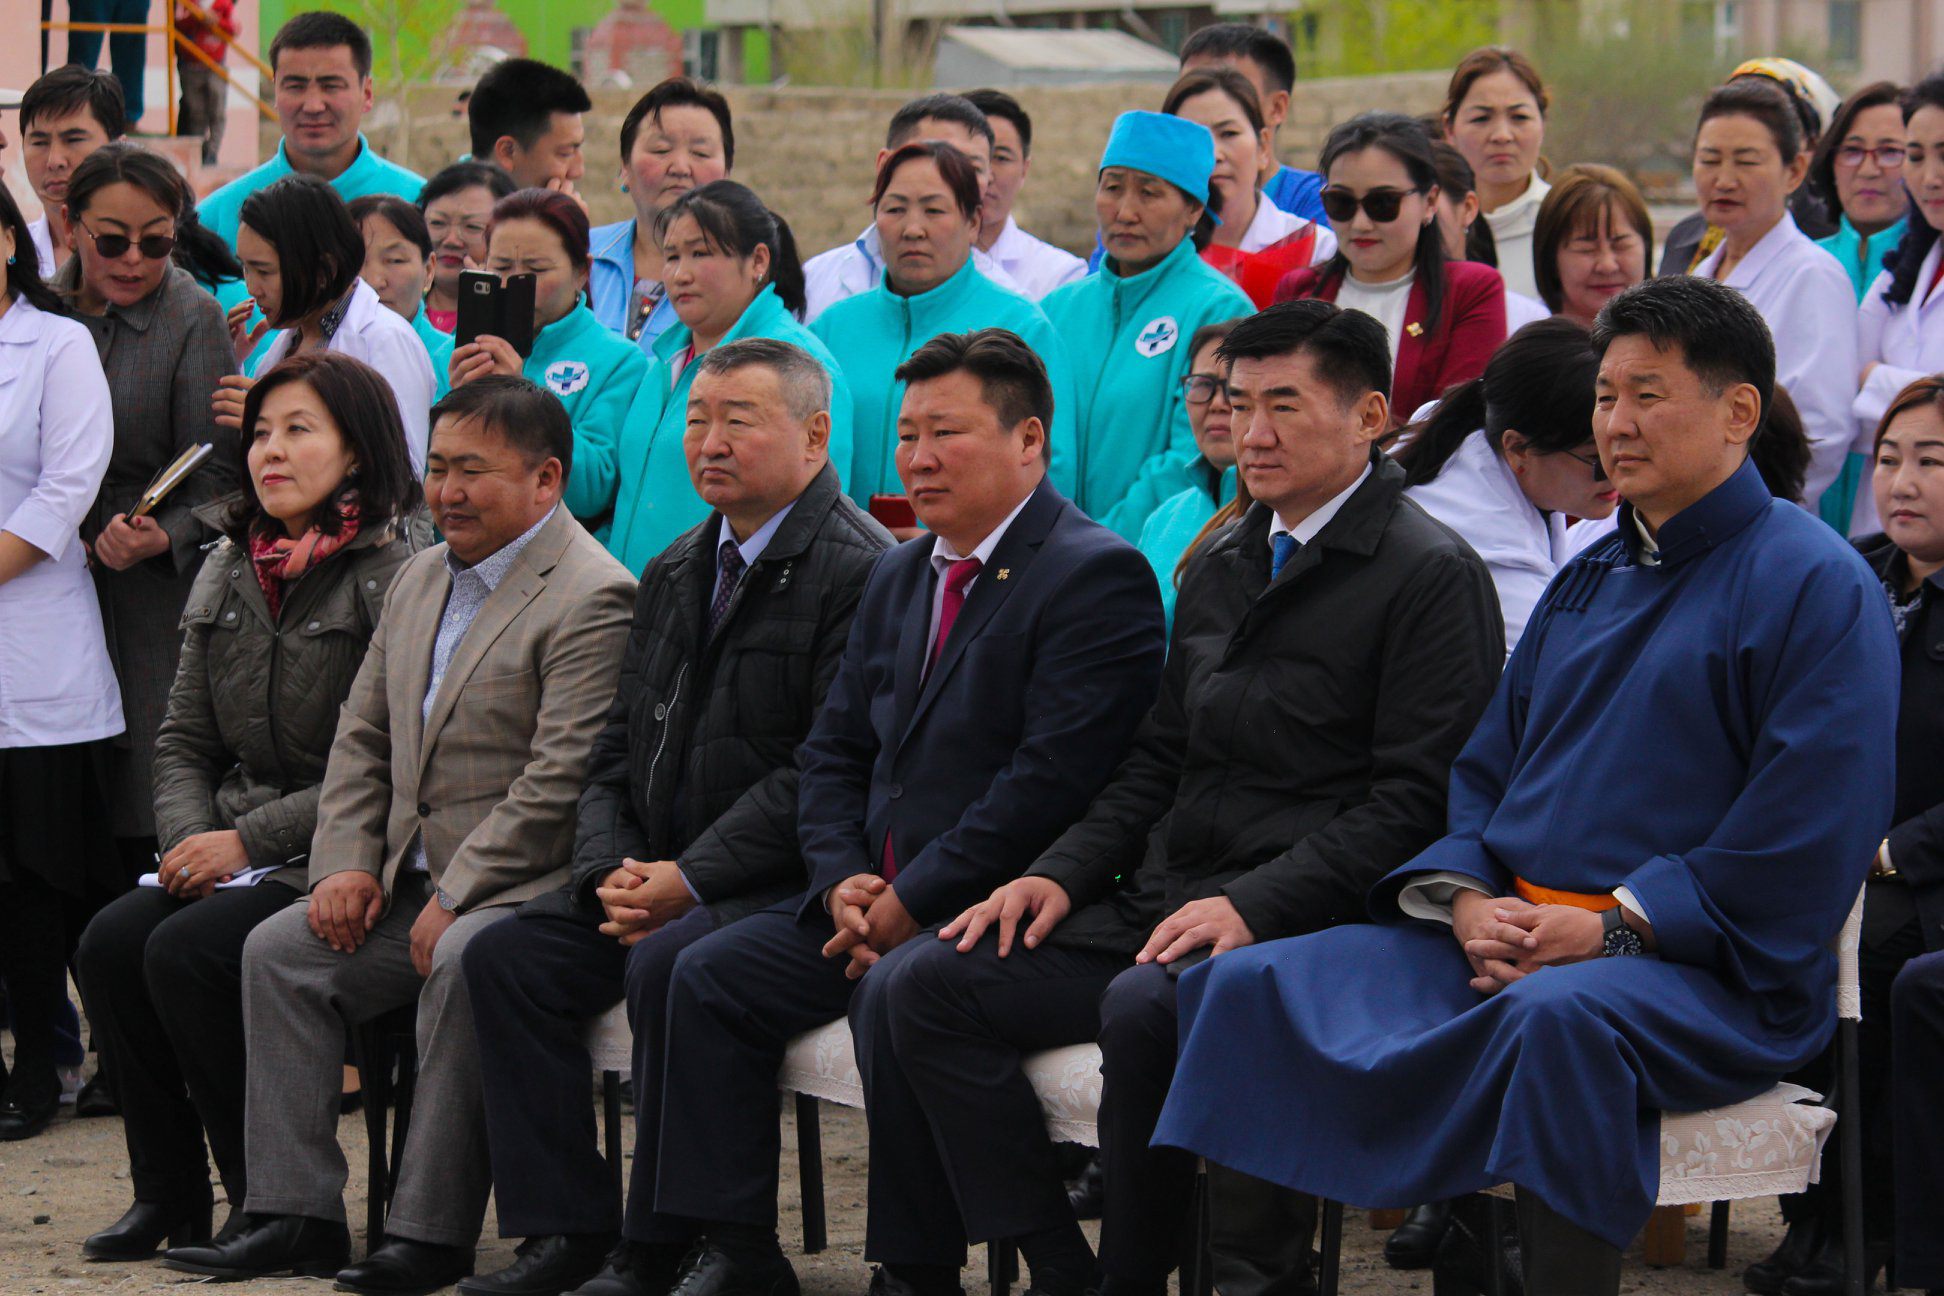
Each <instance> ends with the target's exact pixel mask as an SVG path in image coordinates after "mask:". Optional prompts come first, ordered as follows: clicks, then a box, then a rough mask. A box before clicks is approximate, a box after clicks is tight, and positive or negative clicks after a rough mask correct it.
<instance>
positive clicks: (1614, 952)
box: [1600, 905, 1647, 958]
mask: <svg viewBox="0 0 1944 1296" xmlns="http://www.w3.org/2000/svg"><path fill="white" fill-rule="evenodd" d="M1600 931H1601V936H1600V953H1601V955H1602V956H1603V957H1606V958H1614V957H1616V956H1620V957H1624V956H1628V955H1634V954H1645V953H1646V952H1647V942H1646V941H1643V940H1641V939H1640V933H1639V932H1637V931H1635V930H1634V929H1633V928H1631V927H1629V926H1627V920H1626V918H1625V917H1624V916H1623V915H1622V914H1621V912H1620V906H1619V905H1615V906H1613V908H1611V909H1608V910H1606V911H1605V912H1604V913H1602V914H1601V915H1600Z"/></svg>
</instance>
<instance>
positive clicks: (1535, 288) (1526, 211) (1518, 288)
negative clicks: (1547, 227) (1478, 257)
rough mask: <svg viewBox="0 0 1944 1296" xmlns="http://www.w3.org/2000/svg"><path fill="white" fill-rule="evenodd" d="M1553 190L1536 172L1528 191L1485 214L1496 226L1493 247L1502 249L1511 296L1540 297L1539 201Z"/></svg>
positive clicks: (1501, 273) (1502, 274)
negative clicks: (1536, 260)
mask: <svg viewBox="0 0 1944 1296" xmlns="http://www.w3.org/2000/svg"><path fill="white" fill-rule="evenodd" d="M1551 192H1552V186H1551V185H1549V184H1547V183H1546V182H1545V181H1544V180H1541V179H1540V178H1539V173H1538V172H1537V171H1534V172H1533V173H1532V183H1531V184H1529V185H1527V186H1526V191H1525V192H1524V193H1522V194H1520V195H1519V196H1518V197H1517V198H1514V199H1513V200H1512V201H1511V202H1509V203H1506V204H1505V205H1504V206H1503V207H1501V208H1499V209H1498V210H1497V211H1495V212H1487V213H1486V214H1485V223H1486V224H1487V225H1489V226H1491V227H1492V246H1493V247H1495V248H1497V249H1498V272H1499V278H1501V279H1503V280H1505V291H1506V294H1507V295H1508V296H1510V295H1511V294H1512V293H1524V294H1525V295H1526V296H1527V297H1534V298H1536V297H1538V296H1539V278H1538V276H1537V275H1535V274H1534V273H1533V270H1532V231H1533V229H1534V227H1535V226H1537V225H1538V223H1539V204H1540V203H1542V202H1544V201H1545V200H1546V195H1547V194H1549V193H1551Z"/></svg>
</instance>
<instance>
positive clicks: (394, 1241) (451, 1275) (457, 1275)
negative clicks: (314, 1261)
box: [337, 1236, 473, 1296]
mask: <svg viewBox="0 0 1944 1296" xmlns="http://www.w3.org/2000/svg"><path fill="white" fill-rule="evenodd" d="M472 1271H473V1249H472V1248H471V1247H469V1246H463V1247H462V1246H442V1245H440V1244H439V1243H437V1242H420V1241H419V1240H417V1239H416V1238H400V1237H390V1236H387V1237H386V1238H385V1242H384V1245H383V1246H381V1247H379V1248H378V1249H377V1250H376V1251H373V1252H372V1253H371V1254H370V1255H368V1256H366V1257H365V1258H364V1259H362V1260H360V1261H358V1263H356V1264H354V1265H349V1266H347V1267H346V1268H344V1269H342V1270H340V1271H339V1273H338V1276H337V1290H339V1291H345V1292H362V1293H367V1294H368V1296H427V1293H430V1292H435V1291H441V1290H443V1289H445V1288H447V1287H450V1286H452V1285H453V1284H454V1283H456V1282H458V1281H459V1280H460V1279H461V1278H470V1277H472Z"/></svg>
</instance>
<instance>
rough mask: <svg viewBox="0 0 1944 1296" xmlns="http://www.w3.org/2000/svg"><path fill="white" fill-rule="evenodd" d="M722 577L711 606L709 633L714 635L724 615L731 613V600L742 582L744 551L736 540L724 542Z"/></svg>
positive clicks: (719, 579) (718, 579) (719, 578)
mask: <svg viewBox="0 0 1944 1296" xmlns="http://www.w3.org/2000/svg"><path fill="white" fill-rule="evenodd" d="M721 557H722V575H720V576H718V577H717V578H716V592H715V602H713V603H711V604H710V605H709V633H710V634H711V635H713V634H714V633H715V632H716V627H717V626H719V625H721V624H722V617H723V614H724V613H726V612H728V611H729V600H731V599H733V598H735V597H736V585H737V583H738V582H739V581H741V580H742V574H743V568H744V567H745V566H747V564H746V563H744V562H743V556H742V550H741V548H739V547H738V546H737V544H736V542H735V541H734V540H724V541H723V542H722V550H721Z"/></svg>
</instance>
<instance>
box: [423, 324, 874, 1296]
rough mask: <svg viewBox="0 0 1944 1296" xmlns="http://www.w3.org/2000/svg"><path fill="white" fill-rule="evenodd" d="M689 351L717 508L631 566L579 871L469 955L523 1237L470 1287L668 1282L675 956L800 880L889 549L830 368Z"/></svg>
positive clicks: (694, 448)
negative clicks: (873, 588) (802, 842)
mask: <svg viewBox="0 0 1944 1296" xmlns="http://www.w3.org/2000/svg"><path fill="white" fill-rule="evenodd" d="M695 364H696V374H695V381H694V383H693V385H692V386H691V387H690V388H689V393H688V401H687V408H688V420H689V421H688V429H687V433H686V435H685V436H684V438H683V442H684V444H683V448H684V450H685V451H686V453H687V457H688V465H689V476H690V479H691V481H692V482H693V484H694V486H695V489H696V492H697V493H698V494H699V495H701V496H702V498H703V499H704V500H705V501H707V502H708V503H709V505H710V506H711V508H712V510H713V511H712V512H711V513H710V514H709V516H708V518H707V519H706V520H704V521H703V522H702V524H701V525H699V526H697V527H696V528H695V529H694V530H692V531H690V532H689V533H688V534H686V535H684V536H681V537H680V538H678V539H677V540H676V541H675V542H674V543H673V544H672V545H670V546H669V548H668V549H667V550H666V551H664V552H663V553H662V555H661V556H660V557H658V558H656V559H655V560H654V561H653V562H651V563H649V564H648V567H647V570H646V571H644V572H643V573H642V576H641V590H640V593H639V595H638V596H637V598H636V600H635V608H634V627H633V629H632V631H631V632H630V633H629V637H628V646H627V648H626V650H625V651H624V652H623V654H622V657H621V684H620V688H619V690H618V691H617V692H616V693H615V695H614V702H613V705H612V706H610V707H609V709H608V719H607V724H606V726H605V727H604V728H603V729H602V730H601V733H600V736H599V737H598V738H596V739H595V740H594V754H593V757H592V759H591V760H590V762H589V765H588V772H587V787H586V789H585V790H584V791H583V792H582V793H581V797H580V811H579V818H578V821H577V827H576V832H575V839H574V861H573V873H572V877H571V878H570V880H569V882H568V884H567V886H566V887H564V888H563V889H561V890H559V891H556V892H553V893H552V894H550V895H545V896H541V897H540V898H539V899H537V900H534V901H532V902H531V903H529V904H527V905H524V906H522V907H521V909H520V913H519V916H520V918H521V919H522V921H520V922H512V923H503V924H501V925H500V926H498V927H495V928H493V929H492V930H491V931H488V932H484V933H482V934H481V935H480V936H479V938H478V939H477V940H475V941H474V942H473V943H472V944H471V945H469V946H467V948H466V955H465V958H464V960H463V966H464V969H465V974H466V984H467V987H468V989H469V991H470V993H471V997H472V1004H473V1022H474V1030H475V1032H476V1033H477V1035H478V1038H479V1050H480V1069H481V1075H482V1080H483V1084H484V1093H485V1099H486V1128H487V1135H488V1138H487V1143H488V1146H489V1148H490V1150H491V1152H492V1159H493V1165H494V1174H493V1183H494V1193H495V1208H496V1213H497V1215H498V1218H499V1227H500V1232H501V1234H502V1235H504V1236H507V1237H518V1238H525V1239H526V1241H525V1242H524V1243H523V1244H522V1245H521V1247H520V1251H519V1256H518V1258H517V1259H516V1260H515V1261H514V1262H513V1264H512V1265H510V1266H509V1267H507V1268H506V1269H504V1270H502V1271H501V1272H499V1273H497V1274H490V1275H487V1276H485V1277H482V1278H477V1279H468V1280H466V1281H464V1282H461V1283H460V1284H459V1290H460V1291H461V1292H464V1293H467V1296H542V1294H544V1296H553V1293H557V1292H561V1291H565V1290H567V1289H569V1288H574V1287H576V1285H577V1284H582V1283H585V1284H586V1285H585V1286H581V1287H579V1288H578V1290H579V1291H580V1292H581V1293H582V1294H583V1296H662V1293H663V1292H665V1291H666V1290H667V1286H668V1283H669V1281H670V1280H671V1279H672V1278H673V1269H674V1265H673V1263H672V1261H670V1260H669V1259H668V1258H667V1256H666V1255H662V1256H661V1257H660V1258H661V1261H662V1263H661V1264H660V1265H657V1263H656V1260H657V1256H658V1250H657V1246H656V1244H657V1243H660V1242H665V1241H667V1239H666V1238H665V1237H664V1236H662V1234H661V1232H660V1231H659V1227H658V1226H662V1225H664V1224H665V1222H664V1221H660V1220H658V1219H657V1218H656V1216H655V1211H654V1199H655V1170H656V1167H657V1164H658V1158H657V1156H656V1153H655V1148H656V1146H657V1144H658V1141H659V1139H660V1137H661V1124H662V1121H661V1101H660V1095H661V1088H662V1072H663V1068H664V1066H665V1062H666V1059H665V1056H664V1054H665V1052H666V1048H665V1042H664V1038H663V1030H662V1023H663V1018H664V1017H665V1015H666V1009H667V1003H668V983H669V979H670V977H671V976H672V975H673V972H674V966H675V959H676V956H677V955H679V954H680V953H681V952H682V951H683V950H684V949H687V948H688V947H689V946H690V945H692V944H694V943H695V942H696V941H698V940H701V939H702V938H703V937H705V936H707V935H708V934H709V933H711V932H713V931H717V930H719V929H722V928H724V927H727V926H729V925H730V924H732V923H734V922H736V921H737V920H739V919H741V918H744V917H746V916H747V915H749V914H752V913H756V912H758V911H760V910H762V909H765V908H767V907H768V906H770V905H772V904H775V903H776V902H778V901H780V900H785V899H788V898H789V897H790V896H792V895H795V894H797V893H798V892H800V891H802V890H803V887H804V884H805V883H806V881H807V880H808V879H807V877H806V875H805V872H804V865H803V852H802V850H801V848H800V847H799V846H798V845H797V838H796V808H797V783H798V773H797V767H796V749H797V746H798V745H799V744H800V743H801V742H802V741H803V739H804V737H805V735H807V734H808V733H809V731H810V726H811V723H812V722H813V721H814V720H815V719H816V715H817V711H818V708H819V707H821V706H822V705H823V698H824V692H825V690H826V689H828V688H829V686H830V680H831V677H832V676H833V675H834V674H835V673H836V671H837V662H838V660H839V659H840V658H841V657H842V656H843V652H844V644H845V641H846V640H847V639H848V637H849V633H850V621H851V614H852V613H853V612H855V611H856V610H857V601H858V598H859V597H860V596H861V595H862V593H863V591H864V583H865V581H866V580H867V579H869V577H870V574H871V568H872V567H873V565H875V564H876V562H877V560H878V556H879V555H880V554H882V553H883V552H884V551H885V550H886V549H888V548H890V546H891V537H890V535H889V534H888V533H887V532H886V531H885V530H884V528H883V527H881V526H879V525H878V524H877V523H876V522H875V521H873V520H872V519H871V517H870V515H869V514H867V513H866V512H864V510H862V509H860V508H859V507H857V505H855V504H853V503H852V502H851V501H850V499H849V498H848V497H846V496H845V495H844V493H843V489H842V487H841V485H840V484H839V482H838V480H837V473H836V470H835V469H833V468H832V467H831V466H830V459H829V453H828V447H829V444H830V391H831V383H830V375H829V374H828V373H827V372H826V371H825V370H824V367H823V366H822V364H820V363H819V362H818V361H817V359H816V358H815V357H814V356H812V355H811V354H810V353H809V352H807V351H804V350H803V349H802V348H800V347H797V346H793V345H791V344H790V343H788V342H781V341H777V340H775V339H773V338H747V339H744V340H743V341H740V342H731V343H728V344H727V345H724V346H718V347H715V348H713V349H711V350H710V351H708V352H706V353H705V354H704V355H702V356H701V357H700V358H699V359H697V360H696V362H695ZM624 994H625V995H626V997H627V1004H628V1021H629V1023H630V1025H631V1026H632V1027H633V1030H634V1046H635V1063H634V1069H633V1070H634V1103H635V1130H636V1134H635V1146H634V1172H633V1179H632V1181H631V1184H630V1187H629V1193H628V1209H627V1215H626V1218H625V1219H623V1218H622V1217H621V1215H620V1213H619V1210H618V1207H619V1205H620V1203H619V1202H617V1201H616V1199H615V1192H614V1182H613V1180H612V1179H611V1178H610V1176H609V1172H608V1169H607V1166H606V1165H605V1164H604V1163H603V1162H602V1160H601V1157H600V1153H599V1151H598V1149H597V1148H596V1146H595V1142H594V1124H593V1121H592V1120H591V1119H590V1116H589V1113H590V1110H591V1109H590V1107H589V1103H588V1099H589V1095H588V1076H589V1075H590V1074H591V1064H590V1061H589V1058H588V1055H587V1049H586V1046H585V1045H584V1044H583V1043H582V1042H581V1032H582V1030H583V1028H584V1027H585V1026H586V1024H587V1023H588V1022H589V1021H590V1020H592V1019H594V1018H596V1017H599V1016H600V1015H601V1014H602V1013H603V1012H606V1011H607V1010H608V1009H609V1008H611V1007H613V1006H614V1005H615V1004H617V1003H619V1002H620V1001H621V999H622V996H623V995H624ZM623 1230H625V1233H623ZM617 1234H622V1236H621V1238H620V1245H619V1246H616V1245H615V1243H616V1240H617ZM604 1261H605V1263H604ZM590 1280H591V1281H590Z"/></svg>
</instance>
